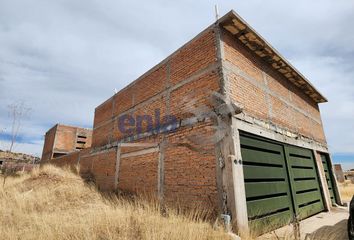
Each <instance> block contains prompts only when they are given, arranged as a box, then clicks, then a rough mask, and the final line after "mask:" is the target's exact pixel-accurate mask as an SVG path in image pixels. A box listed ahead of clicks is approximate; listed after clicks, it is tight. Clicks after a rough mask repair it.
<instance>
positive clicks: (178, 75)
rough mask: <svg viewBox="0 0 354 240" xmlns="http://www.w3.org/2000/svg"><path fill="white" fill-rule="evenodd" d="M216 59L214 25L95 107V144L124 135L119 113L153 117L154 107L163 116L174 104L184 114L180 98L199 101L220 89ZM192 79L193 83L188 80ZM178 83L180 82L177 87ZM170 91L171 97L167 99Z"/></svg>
mask: <svg viewBox="0 0 354 240" xmlns="http://www.w3.org/2000/svg"><path fill="white" fill-rule="evenodd" d="M216 62H217V55H216V39H215V34H214V31H213V29H209V30H206V31H205V32H203V33H202V34H201V35H200V36H198V37H197V38H196V39H194V40H192V41H191V42H189V43H188V44H186V45H185V46H184V47H182V48H181V49H179V50H178V51H176V52H175V53H174V54H172V55H171V56H170V57H169V58H167V59H166V60H164V61H163V62H162V63H161V64H159V65H157V66H156V67H154V68H153V69H152V70H150V71H149V72H147V73H146V74H144V75H143V76H141V77H140V78H139V79H138V80H136V81H135V82H133V83H132V84H130V85H128V86H127V87H126V88H124V89H123V90H121V91H120V92H118V93H117V94H116V95H114V96H113V97H112V98H111V99H109V100H107V101H106V102H104V103H103V104H101V105H100V106H98V107H97V108H96V110H95V120H94V130H93V143H92V146H93V147H97V146H102V145H105V144H107V143H110V142H113V141H116V140H118V139H121V138H122V134H121V132H120V131H119V130H118V117H119V116H121V115H122V114H123V113H126V114H131V115H132V116H134V117H135V116H136V115H142V114H148V115H150V116H153V118H154V117H155V114H154V110H155V109H160V114H161V117H162V116H164V115H165V114H166V113H167V110H166V109H167V108H170V105H171V111H172V113H173V114H176V115H178V117H182V111H183V110H185V109H180V106H179V105H177V106H176V102H177V103H178V101H181V100H182V99H183V97H185V95H186V94H187V93H190V94H191V96H192V97H196V98H198V101H200V99H201V98H203V97H204V96H205V95H206V94H209V93H208V91H211V90H218V89H219V80H220V78H218V75H217V73H216V71H214V73H212V72H211V71H209V70H208V69H209V68H211V67H212V66H213V65H215V64H216ZM202 71H204V72H202ZM191 81H192V82H193V83H189V82H191ZM177 84H179V85H178V87H179V86H181V87H180V88H178V89H176V88H177ZM184 84H189V85H184ZM195 90H197V91H198V92H195ZM169 94H171V97H170V98H169V100H168V95H169ZM182 107H183V106H182ZM181 110H182V111H181ZM112 129H113V130H112Z"/></svg>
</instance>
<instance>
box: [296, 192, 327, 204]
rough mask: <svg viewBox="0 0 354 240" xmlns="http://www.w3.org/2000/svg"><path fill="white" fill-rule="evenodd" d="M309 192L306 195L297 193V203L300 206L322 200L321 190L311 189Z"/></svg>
mask: <svg viewBox="0 0 354 240" xmlns="http://www.w3.org/2000/svg"><path fill="white" fill-rule="evenodd" d="M308 191H309V192H305V193H303V192H302V193H297V194H296V197H295V198H296V203H297V205H298V206H301V205H303V204H307V203H309V202H313V201H316V200H321V198H320V196H321V195H320V194H319V189H317V188H314V189H309V190H308Z"/></svg>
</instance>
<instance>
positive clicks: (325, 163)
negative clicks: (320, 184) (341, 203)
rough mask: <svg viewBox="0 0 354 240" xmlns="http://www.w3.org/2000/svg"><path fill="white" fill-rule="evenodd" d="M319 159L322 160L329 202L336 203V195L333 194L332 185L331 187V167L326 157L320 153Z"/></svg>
mask: <svg viewBox="0 0 354 240" xmlns="http://www.w3.org/2000/svg"><path fill="white" fill-rule="evenodd" d="M321 159H322V165H323V168H324V171H325V174H326V180H327V185H328V190H329V194H330V196H331V202H332V204H335V203H336V195H335V192H334V185H333V177H332V171H331V169H332V168H331V165H330V163H329V161H328V156H327V155H325V154H322V153H321Z"/></svg>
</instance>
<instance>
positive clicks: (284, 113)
mask: <svg viewBox="0 0 354 240" xmlns="http://www.w3.org/2000/svg"><path fill="white" fill-rule="evenodd" d="M222 40H223V44H224V53H225V60H226V65H227V68H228V70H229V71H228V74H227V77H228V79H229V82H230V85H229V88H230V89H229V92H228V94H229V95H230V97H231V98H232V99H233V100H234V101H236V102H238V103H241V104H242V105H243V106H244V108H245V112H246V113H247V114H248V115H250V116H253V117H256V118H259V119H262V120H265V121H269V122H272V123H274V124H276V125H278V126H281V127H284V128H287V129H289V130H290V131H293V132H298V133H299V134H301V135H304V136H306V137H309V138H314V139H315V140H317V141H319V142H322V143H325V142H326V140H325V135H324V131H323V127H322V121H321V116H320V111H319V108H318V104H317V103H315V102H314V101H313V100H312V99H310V98H309V97H308V96H307V95H305V94H304V93H303V92H302V90H300V89H299V88H297V87H296V86H295V85H293V84H292V83H290V82H289V81H288V80H286V79H285V78H284V77H283V76H282V75H280V74H279V73H278V72H276V71H275V70H274V69H272V68H270V67H269V66H268V64H265V63H264V62H262V60H261V59H260V58H259V57H258V56H255V55H254V54H253V53H251V52H250V51H249V50H248V49H246V48H245V47H244V46H243V45H242V44H241V43H240V42H239V40H236V39H235V38H234V37H232V36H231V34H230V33H228V32H227V31H225V30H223V32H222ZM240 72H241V73H240Z"/></svg>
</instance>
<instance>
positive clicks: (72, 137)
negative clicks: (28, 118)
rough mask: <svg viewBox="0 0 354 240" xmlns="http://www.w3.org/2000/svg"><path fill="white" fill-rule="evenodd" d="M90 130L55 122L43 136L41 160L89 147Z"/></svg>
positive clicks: (45, 160) (44, 160)
mask: <svg viewBox="0 0 354 240" xmlns="http://www.w3.org/2000/svg"><path fill="white" fill-rule="evenodd" d="M91 139H92V130H91V129H87V128H79V127H73V126H67V125H63V124H56V125H55V126H54V127H52V128H51V129H49V130H48V132H46V134H45V138H44V146H43V151H42V158H41V162H42V163H44V162H47V161H49V160H51V159H54V158H58V157H61V156H65V155H67V154H68V153H73V152H77V151H80V150H82V149H85V148H89V147H91Z"/></svg>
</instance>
